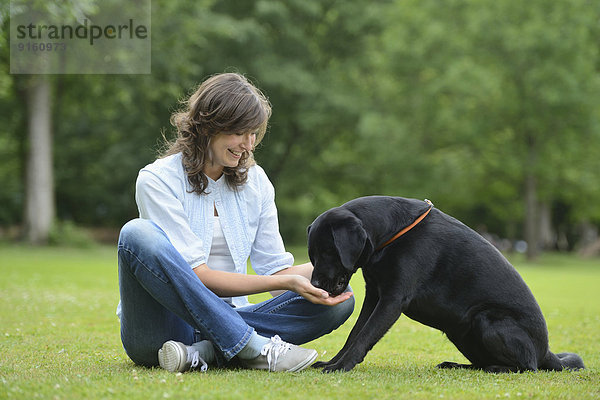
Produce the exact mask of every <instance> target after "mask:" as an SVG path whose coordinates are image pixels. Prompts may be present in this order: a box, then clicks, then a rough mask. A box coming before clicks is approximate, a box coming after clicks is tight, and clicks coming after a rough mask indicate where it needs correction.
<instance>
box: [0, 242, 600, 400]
mask: <svg viewBox="0 0 600 400" xmlns="http://www.w3.org/2000/svg"><path fill="white" fill-rule="evenodd" d="M301 251H302V252H305V249H304V248H303V249H301ZM0 252H1V253H2V258H0V273H1V274H2V276H3V277H4V279H2V280H1V281H0V299H1V300H2V304H3V307H2V309H0V320H2V330H1V331H0V334H1V335H2V341H0V351H1V352H2V357H1V358H0V376H1V379H0V397H2V398H7V399H12V398H17V399H34V398H60V399H78V398H85V399H97V398H130V399H165V398H189V397H191V398H199V399H204V398H206V399H249V398H252V399H254V398H261V399H262V398H264V399H281V398H286V399H307V398H315V399H322V398H327V399H363V398H378V399H403V398H406V399H429V398H444V399H495V398H507V397H510V398H512V399H514V398H534V399H545V398H561V399H593V398H598V397H600V391H599V388H600V374H599V373H598V371H599V368H600V357H599V356H598V354H600V345H599V341H598V340H597V332H599V331H600V319H599V318H598V315H599V314H600V298H599V294H598V290H597V286H598V281H599V280H600V270H599V269H598V268H597V267H598V265H597V262H593V261H582V260H578V259H576V258H573V257H565V256H555V255H550V256H544V257H542V258H541V259H540V261H538V262H537V263H536V264H534V265H532V264H528V265H523V264H522V262H521V261H520V260H517V265H518V266H519V271H520V272H521V274H522V275H523V277H524V279H525V280H526V282H527V283H528V284H529V285H530V287H531V288H532V291H533V292H534V294H535V295H536V297H537V299H538V301H539V302H540V305H541V307H542V310H543V311H544V314H545V316H546V319H547V322H548V326H549V331H550V344H551V347H552V349H554V350H555V351H574V352H578V353H579V354H580V355H581V356H582V357H583V359H584V361H585V362H586V365H587V367H588V369H587V370H584V371H579V372H575V373H570V372H537V373H523V374H487V373H483V372H478V371H450V370H438V369H436V368H435V367H434V365H435V364H437V363H438V362H440V361H442V360H453V361H463V360H464V359H462V356H461V355H460V354H459V353H458V351H457V350H456V349H455V348H454V347H453V346H452V345H451V344H450V342H449V341H448V340H447V339H446V338H445V337H444V336H443V335H441V334H440V333H439V332H438V331H435V330H433V329H430V328H427V327H425V326H423V325H421V324H418V323H416V322H413V321H411V320H409V319H408V318H406V317H401V318H400V320H399V321H398V322H397V323H396V324H395V325H394V326H393V327H392V329H391V330H390V332H388V334H387V335H386V336H385V337H384V338H383V339H382V341H381V342H379V343H378V344H377V345H376V346H375V347H374V348H373V350H372V351H371V352H370V353H369V354H368V355H367V357H366V359H365V361H364V362H363V363H361V364H359V365H358V366H357V367H356V368H355V369H354V370H353V371H351V372H350V373H346V374H342V373H338V374H331V375H324V374H321V373H320V372H319V371H316V370H306V371H303V372H301V373H297V374H269V373H267V372H262V371H247V370H227V369H216V368H210V369H209V370H208V371H207V373H205V374H201V373H198V372H191V373H185V374H171V373H168V372H166V371H163V370H160V369H148V368H142V367H138V366H136V365H134V364H133V363H132V362H131V361H130V360H129V359H128V358H127V356H126V355H125V353H124V351H123V349H122V347H121V343H120V340H119V325H118V320H117V317H116V316H115V314H114V310H115V306H116V303H117V301H118V287H117V279H116V251H115V248H114V247H110V248H106V247H95V248H92V249H86V250H82V249H70V248H54V247H50V248H29V247H20V246H18V247H6V246H3V247H1V248H0ZM295 254H296V256H297V258H298V261H303V260H305V258H304V259H303V257H304V255H303V254H302V253H300V251H298V252H295ZM352 285H353V288H354V290H355V293H356V299H357V308H356V310H355V312H354V314H353V315H352V317H351V320H350V321H348V322H347V323H346V324H344V325H343V326H342V327H341V328H339V329H338V330H337V331H335V332H333V333H332V334H330V335H327V336H325V337H323V338H321V339H319V340H316V341H314V342H311V343H310V344H309V346H311V347H312V348H315V349H317V350H318V352H319V354H320V357H319V359H321V360H325V359H328V358H329V357H331V356H333V355H334V354H335V352H336V351H337V350H339V349H340V348H341V346H342V345H343V343H344V340H345V339H346V337H347V335H348V333H349V331H350V328H351V327H352V325H353V323H354V321H355V320H356V318H357V316H358V312H359V308H360V305H361V303H362V300H363V296H364V289H363V282H362V279H361V277H360V276H358V275H357V276H355V277H354V278H353V281H352ZM556 293H560V296H557V295H556ZM594 299H595V300H594Z"/></svg>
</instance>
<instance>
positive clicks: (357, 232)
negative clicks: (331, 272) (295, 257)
mask: <svg viewBox="0 0 600 400" xmlns="http://www.w3.org/2000/svg"><path fill="white" fill-rule="evenodd" d="M350 221H351V223H350V224H349V225H344V226H337V227H333V228H332V234H333V242H334V243H335V247H336V249H337V251H338V254H339V256H340V259H341V261H342V265H343V266H344V268H346V269H348V270H350V271H352V272H354V271H356V269H357V268H358V267H359V266H361V264H362V263H364V262H365V261H366V260H367V259H368V257H369V256H370V253H371V251H369V248H372V246H371V243H370V240H369V238H368V236H367V232H366V231H365V230H364V228H363V226H362V223H361V222H360V220H359V219H358V218H354V219H352V220H350ZM367 253H368V254H367Z"/></svg>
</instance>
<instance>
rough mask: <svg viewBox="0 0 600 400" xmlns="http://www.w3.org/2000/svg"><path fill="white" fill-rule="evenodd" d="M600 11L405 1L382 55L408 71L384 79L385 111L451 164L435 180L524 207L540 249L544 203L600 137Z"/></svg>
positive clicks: (465, 197)
mask: <svg viewBox="0 0 600 400" xmlns="http://www.w3.org/2000/svg"><path fill="white" fill-rule="evenodd" d="M597 17H598V10H597V9H596V8H594V6H593V5H592V4H591V3H589V2H587V1H583V0H581V1H570V0H561V1H555V2H552V4H549V3H547V2H545V1H542V0H539V1H537V0H535V1H528V2H521V1H517V0H507V1H501V2H479V1H448V2H443V3H439V2H436V1H402V2H398V3H397V4H396V6H395V10H394V12H393V13H390V15H389V19H388V21H387V22H388V24H389V26H390V28H389V30H388V31H387V32H386V33H385V35H384V36H383V45H384V54H386V57H385V59H383V60H381V61H380V62H381V65H383V66H384V69H385V70H387V71H388V74H391V76H392V77H393V78H395V79H396V80H397V81H399V82H401V83H400V84H399V85H395V86H392V89H391V91H390V90H389V89H387V90H386V88H385V87H380V89H381V93H382V94H384V95H385V96H386V98H387V99H388V101H387V107H385V110H386V111H385V113H386V114H388V115H389V113H391V112H394V111H393V110H395V111H396V115H397V117H396V118H394V120H395V122H396V125H397V126H399V127H406V130H407V131H409V132H411V135H412V137H413V138H414V140H417V141H420V143H419V147H420V149H421V150H422V154H423V157H425V158H426V159H428V161H429V162H430V163H431V165H433V166H435V167H437V168H430V171H431V170H437V171H438V172H439V171H440V170H439V167H442V166H445V168H444V169H443V170H444V173H443V174H442V177H443V178H444V180H443V181H440V180H437V179H434V180H433V181H434V182H435V184H436V185H440V184H441V182H444V183H443V186H445V187H447V188H451V190H454V191H455V193H454V194H453V197H454V201H459V202H462V203H463V204H467V205H469V204H470V205H471V207H475V206H477V207H484V208H485V209H488V210H492V211H493V210H498V209H500V210H502V211H501V214H500V217H501V218H500V219H501V220H510V219H517V220H520V219H523V220H524V234H525V239H526V241H527V242H528V243H529V246H528V256H529V257H535V255H536V254H537V251H538V238H539V232H538V231H539V226H540V213H539V207H540V204H541V203H545V204H553V202H554V201H555V199H557V198H559V197H562V194H561V191H562V188H563V187H565V186H566V185H569V186H571V187H572V185H573V184H575V182H574V181H572V178H573V175H572V169H573V166H574V165H581V164H582V162H581V161H582V160H586V159H588V158H589V157H590V152H589V145H590V141H592V142H593V143H596V144H597V143H599V138H598V132H597V131H595V129H596V128H597V125H596V122H595V120H596V119H597V117H598V115H597V104H598V102H599V98H598V93H599V91H598V88H599V79H598V71H597V65H598V54H597V38H596V36H595V34H594V32H595V29H596V28H595V26H596V24H597ZM577 160H579V161H577ZM568 182H571V183H568ZM456 188H459V190H458V191H456ZM582 189H583V188H579V190H582ZM502 191H505V193H502ZM460 193H462V195H460V196H457V194H460ZM498 201H502V202H503V203H502V204H500V207H498V206H495V205H493V202H498ZM515 201H518V202H520V205H519V203H516V202H515ZM510 204H513V205H512V206H510ZM494 212H496V211H494ZM510 214H513V215H512V217H511V216H510Z"/></svg>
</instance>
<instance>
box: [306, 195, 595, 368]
mask: <svg viewBox="0 0 600 400" xmlns="http://www.w3.org/2000/svg"><path fill="white" fill-rule="evenodd" d="M403 229H404V230H407V232H406V233H405V234H403V235H402V236H400V237H398V238H397V239H396V240H394V241H393V242H391V243H386V242H388V241H389V239H390V238H392V237H393V236H394V235H395V234H396V233H398V232H401V231H402V230H403ZM401 233H403V232H401ZM308 251H309V256H310V260H311V262H312V264H313V265H314V272H313V275H312V280H311V281H312V284H313V285H315V286H317V287H320V288H322V289H324V290H327V291H328V292H329V293H330V294H331V295H334V296H335V295H338V294H340V293H342V292H343V291H344V289H345V288H346V286H347V285H348V282H349V281H350V277H351V276H352V274H353V273H354V272H356V270H357V269H358V268H359V267H362V269H363V276H364V279H365V283H366V295H365V300H364V304H363V307H362V310H361V312H360V315H359V317H358V321H357V322H356V325H355V326H354V327H353V328H352V331H351V332H350V335H349V337H348V339H347V341H346V344H345V345H344V347H343V348H342V349H341V350H340V351H339V352H338V354H337V355H336V356H335V357H334V358H333V359H332V360H330V361H329V362H319V363H316V364H314V365H313V366H314V367H316V368H323V371H324V372H329V371H337V370H343V371H349V370H351V369H352V368H353V367H354V366H355V365H356V364H358V363H360V362H362V360H363V359H364V357H365V355H366V354H367V352H368V351H369V350H371V348H372V347H373V346H374V345H375V343H377V342H378V341H379V339H381V338H382V337H383V335H384V334H385V333H386V332H387V330H388V329H389V328H390V327H391V326H392V325H393V324H394V322H396V320H397V319H398V318H399V317H400V314H402V313H404V314H406V315H407V316H408V317H409V318H412V319H414V320H416V321H419V322H421V323H423V324H425V325H429V326H431V327H433V328H436V329H439V330H441V331H443V332H444V333H445V334H446V335H447V337H448V339H450V341H452V343H454V345H455V346H456V347H457V348H458V350H460V352H461V353H462V354H464V356H465V357H466V358H467V359H469V361H470V362H471V363H472V365H464V364H456V363H451V362H445V363H442V364H439V365H438V367H442V368H477V369H484V370H486V371H490V372H509V371H525V370H534V371H535V370H538V369H543V370H555V371H558V370H563V369H580V368H584V365H583V361H582V359H581V358H580V357H579V356H578V355H577V354H573V353H562V354H554V353H552V352H551V351H550V350H549V348H548V330H547V327H546V321H545V320H544V316H543V315H542V311H541V310H540V307H539V305H538V304H537V302H536V300H535V298H534V297H533V294H532V293H531V291H530V290H529V288H528V287H527V285H526V284H525V282H524V281H523V279H522V278H521V276H520V275H519V274H518V273H517V271H516V270H515V269H514V268H513V266H512V265H511V264H510V263H509V262H508V261H507V260H506V259H505V258H504V257H503V256H502V254H500V252H499V251H498V250H496V248H495V247H493V246H492V245H491V244H490V243H489V242H488V241H486V240H485V239H484V238H482V237H481V236H480V235H478V234H477V233H476V232H475V231H473V230H471V229H470V228H468V227H467V226H465V225H464V224H462V223H461V222H459V221H458V220H456V219H454V218H452V217H450V216H448V215H446V214H444V213H443V212H441V211H440V210H438V209H436V208H433V205H432V204H431V203H429V202H423V201H420V200H414V199H405V198H401V197H383V196H372V197H362V198H359V199H356V200H352V201H350V202H348V203H346V204H344V205H342V206H341V207H337V208H333V209H331V210H329V211H326V212H325V213H323V214H321V215H320V216H319V217H317V219H316V220H315V221H314V222H313V223H312V225H311V226H309V228H308Z"/></svg>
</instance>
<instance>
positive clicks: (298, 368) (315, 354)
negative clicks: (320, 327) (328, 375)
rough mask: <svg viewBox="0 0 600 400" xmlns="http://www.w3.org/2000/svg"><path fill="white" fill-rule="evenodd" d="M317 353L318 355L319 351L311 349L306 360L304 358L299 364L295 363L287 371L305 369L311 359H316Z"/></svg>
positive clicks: (310, 362)
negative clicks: (311, 351)
mask: <svg viewBox="0 0 600 400" xmlns="http://www.w3.org/2000/svg"><path fill="white" fill-rule="evenodd" d="M318 355H319V353H317V351H316V350H313V353H312V354H311V355H310V356H308V357H307V358H306V360H304V361H303V362H301V363H300V364H298V365H296V366H295V367H294V368H290V369H288V370H287V372H300V371H302V370H303V369H305V368H307V367H308V366H310V365H311V364H312V363H313V361H315V360H316V359H317V356H318Z"/></svg>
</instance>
